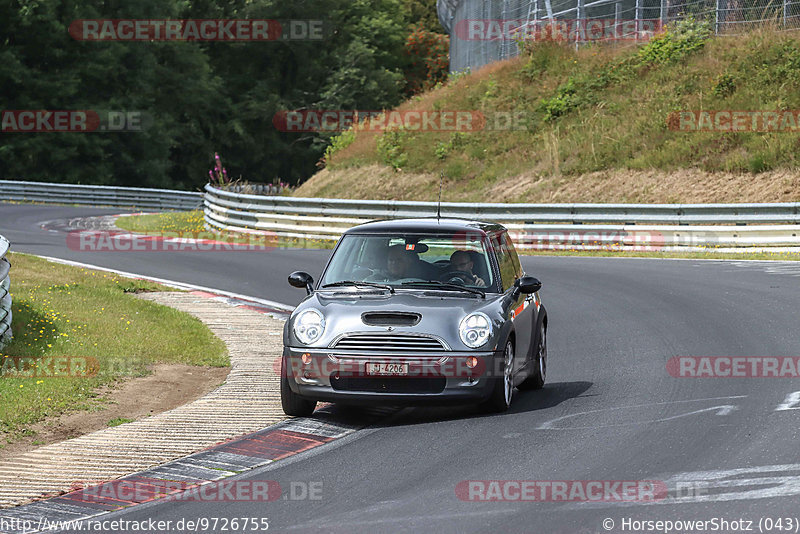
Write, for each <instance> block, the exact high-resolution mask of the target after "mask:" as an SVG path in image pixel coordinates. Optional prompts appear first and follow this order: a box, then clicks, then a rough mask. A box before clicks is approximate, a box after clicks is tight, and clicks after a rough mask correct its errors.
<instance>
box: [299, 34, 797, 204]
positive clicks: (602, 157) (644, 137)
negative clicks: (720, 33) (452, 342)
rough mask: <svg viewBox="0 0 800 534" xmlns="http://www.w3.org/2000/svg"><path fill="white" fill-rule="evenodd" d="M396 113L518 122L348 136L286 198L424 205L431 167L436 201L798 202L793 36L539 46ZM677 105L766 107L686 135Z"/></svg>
mask: <svg viewBox="0 0 800 534" xmlns="http://www.w3.org/2000/svg"><path fill="white" fill-rule="evenodd" d="M398 110H399V111H408V110H429V111H431V110H436V111H464V110H466V111H471V112H475V111H479V112H481V113H483V114H484V116H485V117H488V118H491V117H494V116H496V114H497V113H498V112H511V113H515V114H516V115H517V116H519V117H521V118H522V120H521V123H520V124H521V125H522V129H518V130H498V129H483V130H480V131H467V132H453V131H438V132H435V131H425V132H422V131H412V130H407V129H403V128H402V127H401V128H395V129H392V130H390V131H386V132H383V133H375V132H372V131H363V130H360V131H349V132H346V133H344V134H343V135H341V136H339V138H338V139H336V140H335V142H334V145H333V147H332V149H331V150H329V155H328V157H327V160H326V168H325V169H323V170H322V171H320V172H319V173H317V174H316V175H315V176H313V177H312V178H311V179H309V180H308V181H307V182H306V183H304V184H303V185H302V186H301V187H299V188H298V189H297V190H296V191H295V193H294V194H295V195H296V196H327V197H349V198H387V199H407V200H412V199H413V200H435V198H436V195H437V189H438V184H439V174H440V173H442V172H443V173H444V174H445V191H444V198H445V199H446V200H449V201H487V200H490V201H506V202H743V201H747V202H777V201H798V200H800V173H799V172H797V166H798V159H799V158H798V154H800V128H798V126H800V117H798V116H797V110H800V35H798V34H797V33H795V32H779V31H772V30H769V29H761V30H757V31H754V32H752V33H749V34H746V35H740V36H736V37H717V38H714V37H710V36H709V35H708V30H707V27H704V26H703V25H702V24H700V23H696V22H694V21H688V22H685V23H682V24H681V25H679V26H675V27H672V28H670V30H668V31H667V32H666V33H664V34H661V35H659V36H656V37H655V38H653V39H651V41H650V42H649V43H646V44H643V45H638V46H636V45H632V44H624V45H620V44H617V45H609V44H603V45H594V46H585V47H582V48H580V49H579V50H577V51H576V50H575V49H574V47H571V46H565V45H562V44H560V43H554V42H539V43H536V44H534V45H529V46H527V47H526V50H525V52H524V53H523V54H522V55H521V56H520V57H518V58H515V59H513V60H510V61H505V62H500V63H495V64H492V65H489V66H487V67H485V68H483V69H481V70H479V71H477V72H475V73H472V74H470V75H465V76H459V77H456V78H454V79H452V80H451V81H450V82H449V83H448V84H447V85H446V86H444V87H440V88H438V89H435V90H433V91H431V92H429V93H426V94H424V95H421V96H418V97H415V98H413V99H412V100H409V101H407V102H406V103H404V104H403V105H402V106H400V107H399V108H398ZM690 110H694V111H696V112H698V113H697V114H695V115H692V117H695V118H697V119H700V118H701V115H700V114H699V111H700V110H704V111H711V112H715V111H721V110H741V111H766V112H773V111H776V112H778V113H777V114H776V115H774V116H773V118H776V117H777V118H776V119H775V120H774V121H772V122H770V120H769V119H765V118H764V115H763V114H760V115H758V116H757V117H756V118H755V119H753V116H752V115H747V118H746V120H744V119H743V120H741V121H739V122H737V123H735V125H736V126H737V127H738V128H739V130H740V131H719V130H715V131H688V128H689V127H691V126H692V125H694V126H698V125H699V126H701V127H708V126H711V130H714V126H713V121H714V115H713V114H712V115H711V117H712V120H711V122H705V123H698V122H696V121H695V122H690V121H688V119H687V120H686V121H684V122H682V120H683V118H686V117H688V115H684V116H681V115H679V113H680V112H682V111H683V112H686V111H690ZM792 110H793V113H791V112H787V111H792ZM706 118H707V117H706ZM751 119H752V120H753V121H756V122H752V121H751ZM787 119H788V121H787ZM490 120H491V119H490ZM729 123H730V121H728V123H726V122H725V117H724V116H723V117H722V120H721V121H720V125H721V126H722V127H724V126H725V125H726V124H729ZM752 124H756V128H757V129H760V130H769V131H741V130H742V129H744V128H749V127H751V126H752ZM748 125H751V126H748ZM776 130H779V131H776Z"/></svg>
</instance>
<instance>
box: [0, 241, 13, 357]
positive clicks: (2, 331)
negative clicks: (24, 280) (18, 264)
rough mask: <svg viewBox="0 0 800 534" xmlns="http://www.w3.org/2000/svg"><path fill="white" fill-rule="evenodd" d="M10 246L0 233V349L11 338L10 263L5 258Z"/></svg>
mask: <svg viewBox="0 0 800 534" xmlns="http://www.w3.org/2000/svg"><path fill="white" fill-rule="evenodd" d="M10 247H11V245H10V244H9V242H8V240H7V239H6V238H5V237H3V236H1V235H0V349H2V348H3V346H4V345H5V344H6V343H8V342H9V341H10V340H11V292H10V291H11V278H10V277H9V276H8V271H9V270H10V269H11V263H9V261H8V258H6V253H7V252H8V249H9V248H10Z"/></svg>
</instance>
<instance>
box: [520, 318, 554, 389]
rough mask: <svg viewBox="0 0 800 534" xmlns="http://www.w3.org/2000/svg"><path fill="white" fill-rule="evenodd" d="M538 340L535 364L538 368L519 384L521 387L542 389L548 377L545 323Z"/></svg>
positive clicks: (540, 329)
mask: <svg viewBox="0 0 800 534" xmlns="http://www.w3.org/2000/svg"><path fill="white" fill-rule="evenodd" d="M537 337H538V341H537V343H536V356H535V359H534V361H533V362H532V363H533V365H535V366H536V370H535V371H534V372H533V374H532V375H530V376H529V377H528V378H526V379H525V381H524V382H522V383H521V384H520V385H519V389H522V390H527V389H542V388H543V387H544V382H545V380H546V379H547V329H546V328H545V327H544V323H542V326H541V327H540V328H539V335H538V336H537Z"/></svg>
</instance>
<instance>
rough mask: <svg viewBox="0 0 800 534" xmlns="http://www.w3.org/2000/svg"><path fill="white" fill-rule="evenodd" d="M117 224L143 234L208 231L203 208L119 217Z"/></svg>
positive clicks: (124, 228)
mask: <svg viewBox="0 0 800 534" xmlns="http://www.w3.org/2000/svg"><path fill="white" fill-rule="evenodd" d="M116 224H117V226H118V227H120V228H122V229H123V230H128V231H130V232H139V233H142V234H146V233H154V232H197V233H201V232H206V230H205V228H203V212H202V210H195V211H171V212H166V213H153V214H147V215H132V216H130V217H118V218H117V221H116Z"/></svg>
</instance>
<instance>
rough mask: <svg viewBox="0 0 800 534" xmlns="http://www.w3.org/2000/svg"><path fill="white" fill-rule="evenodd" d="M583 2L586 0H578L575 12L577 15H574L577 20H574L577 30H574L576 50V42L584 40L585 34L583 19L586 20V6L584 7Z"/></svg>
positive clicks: (576, 46)
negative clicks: (576, 11)
mask: <svg viewBox="0 0 800 534" xmlns="http://www.w3.org/2000/svg"><path fill="white" fill-rule="evenodd" d="M585 4H586V0H578V13H577V15H578V16H577V17H576V18H577V19H578V20H576V22H577V25H578V28H577V31H576V32H575V49H576V50H577V49H578V43H579V42H580V41H585V40H586V38H585V36H584V34H583V32H584V30H585V26H586V25H585V24H584V21H585V20H586V7H585ZM582 36H583V39H582V38H581V37H582Z"/></svg>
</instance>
